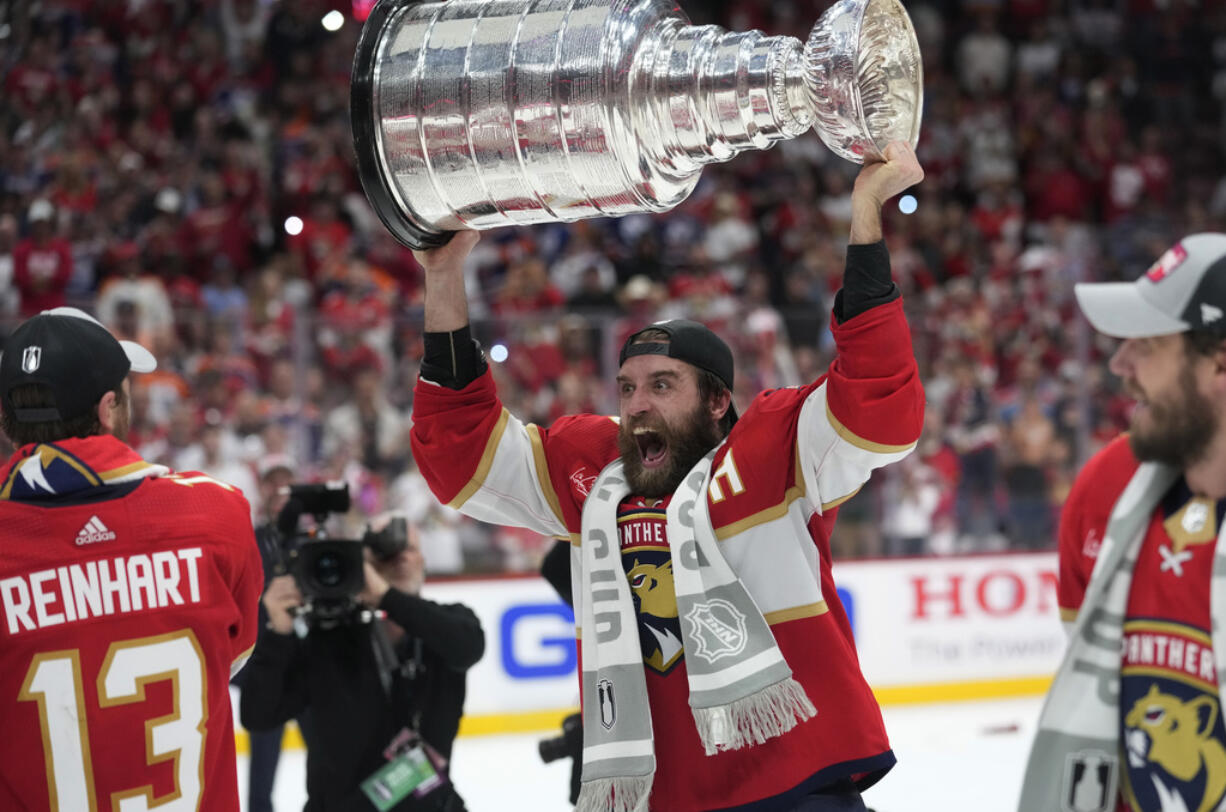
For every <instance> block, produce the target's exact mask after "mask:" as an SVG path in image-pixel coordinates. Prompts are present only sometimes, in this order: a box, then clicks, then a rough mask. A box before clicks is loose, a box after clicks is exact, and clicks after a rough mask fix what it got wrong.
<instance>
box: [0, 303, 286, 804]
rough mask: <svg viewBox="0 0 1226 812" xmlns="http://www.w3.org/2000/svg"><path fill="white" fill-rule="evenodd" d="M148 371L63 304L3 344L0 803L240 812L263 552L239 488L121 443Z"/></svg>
mask: <svg viewBox="0 0 1226 812" xmlns="http://www.w3.org/2000/svg"><path fill="white" fill-rule="evenodd" d="M156 366H157V362H156V360H155V359H154V357H153V355H152V354H151V353H150V352H149V351H148V350H146V349H145V348H144V347H141V346H140V345H139V344H135V343H132V342H129V341H124V342H120V341H117V340H116V339H115V338H114V336H112V335H111V334H110V333H109V332H107V330H106V328H105V327H103V326H102V325H101V324H99V323H98V322H97V321H95V320H94V319H93V318H91V317H90V316H88V315H86V314H85V313H83V312H81V311H80V310H75V309H73V308H56V309H55V310H51V311H47V312H44V313H42V314H41V315H38V316H35V317H34V318H32V319H30V320H29V321H27V322H25V323H24V324H22V325H21V326H19V327H18V328H17V330H16V331H15V332H14V333H13V334H12V336H10V337H9V339H8V341H7V342H6V343H5V346H4V355H3V356H2V357H0V405H2V407H3V413H2V414H0V428H2V429H3V431H4V433H5V435H7V436H8V438H9V440H11V441H12V443H13V444H14V445H15V446H17V449H18V450H17V453H16V454H14V456H13V458H12V459H11V460H9V462H8V464H7V465H6V466H5V467H4V468H3V469H0V729H2V730H3V731H4V734H3V735H2V736H0V809H6V810H7V809H14V810H16V809H25V810H52V811H53V812H83V811H84V810H105V809H121V810H136V809H153V808H158V809H183V810H209V811H210V812H212V810H221V812H238V809H239V802H238V784H237V779H236V775H235V763H234V760H235V755H234V724H233V721H232V719H231V713H230V693H229V681H230V676H231V674H232V672H233V671H236V670H237V668H238V667H240V666H241V664H242V662H243V661H244V660H245V659H246V657H247V655H248V654H249V653H250V650H251V648H252V646H253V645H254V644H255V638H256V631H257V629H256V626H257V621H256V606H257V601H258V600H259V596H260V590H261V588H262V586H263V572H262V568H261V565H260V555H259V551H258V549H257V547H256V543H255V536H254V534H253V531H252V528H251V518H250V516H251V512H250V509H249V508H248V505H247V500H246V499H244V498H243V496H242V494H241V493H239V492H238V490H236V489H235V488H233V487H231V486H229V485H225V484H223V483H220V482H217V481H216V480H213V479H210V478H209V477H207V476H204V475H203V474H196V473H184V474H177V475H176V474H172V473H171V472H170V471H168V470H167V469H166V468H164V467H162V466H160V465H152V464H150V463H148V462H145V461H144V460H143V459H141V458H140V456H139V455H137V453H136V452H135V451H133V450H132V449H131V448H129V447H128V446H127V445H126V444H125V443H124V442H123V440H124V437H125V436H126V434H127V429H128V424H129V420H130V406H129V403H130V393H129V384H128V380H127V377H128V373H129V371H133V372H151V371H153V369H154V368H155V367H156Z"/></svg>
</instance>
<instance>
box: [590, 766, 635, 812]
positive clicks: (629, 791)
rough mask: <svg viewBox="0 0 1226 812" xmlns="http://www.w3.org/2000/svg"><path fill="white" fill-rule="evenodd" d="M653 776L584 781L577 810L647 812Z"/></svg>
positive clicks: (591, 811)
mask: <svg viewBox="0 0 1226 812" xmlns="http://www.w3.org/2000/svg"><path fill="white" fill-rule="evenodd" d="M650 794H651V776H650V775H648V776H641V777H634V778H598V779H596V780H594V781H584V782H583V786H582V788H581V789H580V790H579V802H578V803H577V804H575V812H646V810H647V796H648V795H650Z"/></svg>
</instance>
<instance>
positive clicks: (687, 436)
mask: <svg viewBox="0 0 1226 812" xmlns="http://www.w3.org/2000/svg"><path fill="white" fill-rule="evenodd" d="M636 428H650V429H652V430H653V431H655V432H657V433H658V434H659V435H660V436H661V437H663V438H664V440H665V441H666V442H667V443H668V457H669V458H668V465H666V466H664V467H663V468H655V469H652V470H650V471H649V470H647V469H645V468H644V467H643V454H642V452H641V451H640V450H639V444H638V441H636V440H635V439H634V429H636ZM722 439H723V436H722V435H721V434H720V431H719V426H718V424H717V423H716V422H715V421H714V420H712V419H711V414H710V412H708V411H707V409H706V407H705V406H704V405H703V404H701V403H700V404H699V405H698V406H697V408H695V409H694V411H693V412H691V413H690V414H688V415H686V416H685V417H684V418H683V419H682V425H681V426H680V427H672V426H669V425H667V424H665V423H664V422H663V421H660V422H652V421H649V420H644V421H639V422H637V423H635V422H630V423H622V425H621V428H620V430H618V432H617V448H618V450H619V451H621V456H622V465H623V466H624V468H625V473H626V481H627V482H628V483H630V492H631V493H633V494H635V495H637V496H646V497H648V498H649V499H659V498H661V497H663V496H668V495H669V494H671V493H672V492H673V491H675V490H677V486H678V485H680V484H681V480H682V479H684V478H685V475H686V474H688V473H689V472H690V469H691V468H693V467H694V465H695V464H697V462H698V461H699V460H700V459H702V458H703V457H705V456H706V455H707V452H709V451H710V450H711V449H712V448H715V446H717V445H719V441H720V440H722Z"/></svg>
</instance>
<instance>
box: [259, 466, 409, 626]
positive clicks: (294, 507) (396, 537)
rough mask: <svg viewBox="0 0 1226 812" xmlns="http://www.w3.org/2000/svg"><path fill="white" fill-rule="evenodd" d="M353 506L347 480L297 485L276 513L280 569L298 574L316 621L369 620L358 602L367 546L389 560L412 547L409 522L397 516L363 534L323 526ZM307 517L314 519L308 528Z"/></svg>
mask: <svg viewBox="0 0 1226 812" xmlns="http://www.w3.org/2000/svg"><path fill="white" fill-rule="evenodd" d="M348 510H349V486H348V484H347V483H344V482H322V483H310V484H294V485H290V486H289V498H288V499H287V500H286V502H285V506H284V507H283V508H281V512H280V513H279V514H278V515H277V523H276V537H277V544H278V547H279V549H280V553H281V565H282V566H281V568H282V569H283V570H285V571H287V572H289V573H290V574H291V575H293V576H294V580H295V581H296V582H297V583H298V590H299V591H300V592H301V593H302V597H303V599H304V604H303V608H302V610H301V611H300V613H299V615H300V616H302V617H304V618H305V619H306V620H307V621H308V623H309V624H311V625H312V626H315V625H319V626H323V627H332V626H336V625H340V624H342V623H352V622H355V621H358V622H369V621H370V618H371V615H370V612H368V611H364V610H363V609H362V607H361V606H360V604H359V603H358V599H357V598H358V595H359V594H360V593H361V591H362V588H363V587H364V586H365V584H366V573H365V567H364V565H363V552H362V550H363V547H367V548H369V549H370V551H371V553H372V554H373V555H374V557H375V558H376V559H378V560H380V561H386V560H388V559H391V558H394V557H395V556H397V555H399V554H400V552H401V551H402V550H404V549H405V548H406V547H408V539H409V532H408V522H407V521H406V520H405V519H404V517H400V516H397V517H393V518H392V519H391V520H390V521H389V522H388V524H387V525H386V526H385V527H384V528H382V529H381V530H379V531H377V532H376V531H373V530H371V529H369V527H368V528H367V530H366V533H365V534H364V535H363V536H362V538H361V539H342V538H331V537H329V536H328V535H327V534H326V532H325V530H324V525H325V523H326V521H327V518H328V516H330V515H332V514H334V513H346V512H348ZM303 516H311V517H313V518H314V524H313V526H311V527H310V528H308V529H306V530H303V529H302V527H301V519H302V517H303Z"/></svg>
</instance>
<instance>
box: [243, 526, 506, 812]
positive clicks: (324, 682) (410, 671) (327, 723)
mask: <svg viewBox="0 0 1226 812" xmlns="http://www.w3.org/2000/svg"><path fill="white" fill-rule="evenodd" d="M388 521H389V519H388V517H383V518H382V520H376V522H375V523H372V528H371V530H372V532H374V533H379V532H380V531H382V530H383V529H384V528H385V527H386V525H387V522H388ZM376 549H380V550H383V551H384V552H385V553H386V552H387V548H386V547H384V546H382V545H380V546H377V547H376ZM364 569H365V585H364V587H363V588H362V590H361V592H360V593H358V595H357V600H358V602H359V604H360V607H359V609H360V608H361V607H365V608H368V609H377V610H379V611H378V612H376V613H375V617H374V619H373V620H371V621H370V622H366V621H365V619H364V618H362V617H361V614H362V613H361V612H359V613H358V616H351V617H348V618H345V619H342V620H339V621H336V622H329V623H318V622H316V623H312V624H311V625H310V628H309V631H308V632H307V633H306V634H305V635H302V636H299V635H298V634H295V631H296V628H295V626H296V624H295V616H296V614H297V613H298V612H299V611H300V610H301V608H302V607H303V605H304V597H303V594H302V591H301V590H300V588H299V583H298V582H296V580H295V577H294V576H292V575H281V576H278V577H276V578H273V579H272V580H271V581H270V582H269V585H268V589H267V590H266V591H265V593H264V598H263V602H264V606H265V608H266V609H267V611H268V624H267V626H266V627H265V629H263V630H262V631H261V633H260V638H259V641H258V642H257V644H256V647H255V651H254V652H253V654H252V657H251V661H250V662H249V663H248V666H247V674H246V675H245V684H244V686H243V691H242V695H241V698H240V714H241V719H242V722H243V725H244V726H246V727H247V728H248V729H251V730H262V729H267V728H271V727H275V726H277V725H280V724H283V723H284V722H285V721H286V720H288V719H291V718H293V717H295V716H297V715H299V714H301V713H302V712H303V711H304V710H307V709H309V710H310V714H311V722H312V724H311V725H310V726H309V729H308V730H307V731H306V743H307V794H308V796H309V797H308V800H307V804H306V807H305V808H304V812H332V811H333V810H335V811H336V812H353V810H363V809H367V810H368V809H395V810H397V812H418V810H422V811H423V812H424V811H426V810H429V811H430V812H434V810H440V811H442V810H445V812H456V811H457V810H463V809H464V805H463V801H462V800H461V799H460V797H459V795H458V794H456V793H455V791H454V788H452V787H451V785H450V784H449V783H446V782H444V784H443V785H442V786H438V787H437V788H434V789H430V790H429V791H427V792H423V791H422V788H424V787H428V786H431V785H432V782H427V783H424V784H422V785H421V786H420V787H418V789H417V791H416V792H412V791H409V790H406V789H405V786H404V785H395V782H394V781H389V780H383V779H387V778H388V770H389V764H390V763H391V760H394V759H405V758H410V757H411V756H412V755H413V752H412V751H414V750H415V751H416V753H417V754H419V755H418V757H419V758H420V753H421V752H422V751H424V752H425V753H427V754H428V757H429V758H430V760H431V761H432V762H435V766H436V767H438V768H439V770H440V771H441V769H442V768H443V767H445V763H446V760H447V759H449V758H450V755H451V746H452V742H453V741H454V739H455V735H456V731H457V729H458V728H459V723H460V716H461V715H462V713H463V707H464V695H465V672H466V671H467V670H468V669H469V668H470V667H471V666H472V665H474V664H475V663H476V662H477V661H478V660H479V659H481V655H482V653H483V652H484V649H485V637H484V633H483V632H482V630H481V625H480V622H479V621H478V619H477V617H476V615H475V614H474V613H473V612H472V610H470V609H469V608H468V607H466V606H463V605H461V604H447V605H443V604H438V603H435V602H433V601H429V600H426V599H424V598H422V597H420V596H419V595H418V593H419V591H420V590H421V586H422V582H423V580H424V560H423V558H422V555H421V548H420V546H419V541H418V537H417V531H416V529H415V528H412V527H409V528H408V532H407V534H406V539H405V542H404V543H403V545H402V548H401V549H399V550H398V551H394V552H392V553H391V554H390V555H387V557H385V558H383V559H381V560H380V559H379V558H377V557H376V556H375V555H373V554H372V553H371V551H370V549H367V550H366V559H365V562H364ZM301 625H302V624H301V623H299V624H298V626H299V628H301ZM409 737H412V741H411V742H410V744H408V745H405V744H404V741H405V739H406V738H409ZM416 737H420V740H421V742H422V743H424V746H420V745H419V744H418V743H417V738H416ZM406 754H407V755H406ZM440 757H441V758H440ZM410 760H411V758H410ZM402 774H403V771H402ZM389 783H390V784H393V786H392V787H391V788H390V789H389V786H388V785H389ZM364 784H365V785H366V788H365V789H364V788H363V785H364ZM372 785H375V786H377V791H378V792H377V794H378V796H379V799H380V803H379V805H377V806H376V804H375V801H374V798H375V790H372ZM393 803H394V805H390V804H393Z"/></svg>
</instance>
